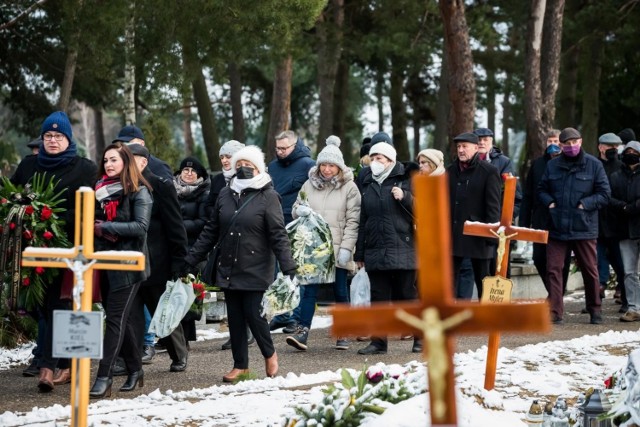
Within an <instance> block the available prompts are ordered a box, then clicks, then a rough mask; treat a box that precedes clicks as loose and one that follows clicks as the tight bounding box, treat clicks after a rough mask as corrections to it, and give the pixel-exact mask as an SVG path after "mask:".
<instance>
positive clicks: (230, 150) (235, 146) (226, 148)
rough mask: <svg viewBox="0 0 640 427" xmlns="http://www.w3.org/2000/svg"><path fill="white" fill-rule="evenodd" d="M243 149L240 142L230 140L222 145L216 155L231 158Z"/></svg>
mask: <svg viewBox="0 0 640 427" xmlns="http://www.w3.org/2000/svg"><path fill="white" fill-rule="evenodd" d="M243 147H244V144H243V143H242V142H240V141H236V140H235V139H232V140H230V141H227V142H225V143H224V144H222V147H220V153H219V154H218V155H219V156H233V155H234V154H235V153H236V151H238V150H239V149H241V148H243Z"/></svg>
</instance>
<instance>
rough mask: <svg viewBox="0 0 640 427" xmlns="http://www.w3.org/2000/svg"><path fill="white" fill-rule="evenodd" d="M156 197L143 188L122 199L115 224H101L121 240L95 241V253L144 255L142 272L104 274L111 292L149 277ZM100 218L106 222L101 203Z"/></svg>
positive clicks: (98, 217)
mask: <svg viewBox="0 0 640 427" xmlns="http://www.w3.org/2000/svg"><path fill="white" fill-rule="evenodd" d="M152 206H153V198H152V197H151V193H150V192H149V190H148V189H147V187H144V186H142V187H140V189H139V190H138V191H136V192H135V193H129V194H127V195H126V196H123V197H122V200H121V202H120V204H119V205H118V209H117V214H116V217H115V218H114V219H113V221H105V222H103V223H102V229H103V232H105V233H109V234H111V235H115V236H117V237H118V240H117V241H116V242H110V241H108V240H106V239H103V238H97V239H96V241H95V242H96V250H101V251H137V252H142V253H143V254H144V259H145V269H144V270H143V271H124V270H122V271H120V270H107V271H106V272H104V274H106V277H107V279H108V281H109V288H110V290H111V291H116V290H118V289H122V288H125V287H127V286H132V285H134V284H135V283H138V282H142V281H143V280H145V279H146V278H147V277H149V274H150V264H149V251H148V249H147V231H148V230H149V223H150V221H151V208H152ZM96 207H97V210H98V211H97V213H96V218H97V219H102V220H104V219H106V218H105V216H104V212H103V211H102V209H101V208H100V204H99V203H97V202H96Z"/></svg>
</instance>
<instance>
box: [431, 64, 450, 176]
mask: <svg viewBox="0 0 640 427" xmlns="http://www.w3.org/2000/svg"><path fill="white" fill-rule="evenodd" d="M447 64H448V63H447V55H446V53H443V55H442V66H441V67H440V79H439V84H440V87H438V103H437V104H436V130H435V132H434V133H433V148H435V149H436V150H440V151H442V152H443V153H444V157H445V164H448V163H449V155H450V154H451V153H450V151H451V149H450V146H451V145H450V144H449V136H448V132H449V130H448V123H449V111H450V109H451V105H450V103H449V88H448V86H447V81H448V76H449V67H448V66H447Z"/></svg>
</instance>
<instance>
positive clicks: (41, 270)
mask: <svg viewBox="0 0 640 427" xmlns="http://www.w3.org/2000/svg"><path fill="white" fill-rule="evenodd" d="M35 271H36V274H43V273H44V268H42V267H36V269H35Z"/></svg>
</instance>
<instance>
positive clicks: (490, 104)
mask: <svg viewBox="0 0 640 427" xmlns="http://www.w3.org/2000/svg"><path fill="white" fill-rule="evenodd" d="M487 54H488V55H489V56H494V55H495V48H494V46H493V45H489V46H487ZM485 70H486V72H487V127H488V128H489V129H491V130H492V131H493V133H494V135H495V132H496V88H497V86H498V82H497V81H496V68H495V64H493V63H491V62H489V63H487V64H486V65H485ZM494 139H496V138H495V137H494ZM494 143H495V141H494ZM501 149H502V152H503V153H505V156H508V154H507V153H508V152H509V148H508V147H507V148H506V152H505V147H504V146H501Z"/></svg>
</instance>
